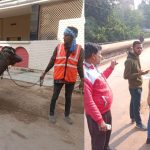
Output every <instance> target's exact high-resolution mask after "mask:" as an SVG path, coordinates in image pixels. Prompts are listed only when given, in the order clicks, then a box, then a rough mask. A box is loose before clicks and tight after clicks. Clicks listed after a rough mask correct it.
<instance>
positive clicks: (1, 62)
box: [0, 46, 22, 75]
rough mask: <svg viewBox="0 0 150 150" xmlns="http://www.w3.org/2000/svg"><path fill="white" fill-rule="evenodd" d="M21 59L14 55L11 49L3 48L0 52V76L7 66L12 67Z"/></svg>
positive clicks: (14, 52)
mask: <svg viewBox="0 0 150 150" xmlns="http://www.w3.org/2000/svg"><path fill="white" fill-rule="evenodd" d="M21 61H22V58H21V57H20V56H18V55H17V54H16V51H15V49H14V48H13V47H9V46H4V47H2V49H1V51H0V75H2V74H3V72H4V71H5V70H6V69H7V68H8V66H9V65H14V64H15V63H17V62H21Z"/></svg>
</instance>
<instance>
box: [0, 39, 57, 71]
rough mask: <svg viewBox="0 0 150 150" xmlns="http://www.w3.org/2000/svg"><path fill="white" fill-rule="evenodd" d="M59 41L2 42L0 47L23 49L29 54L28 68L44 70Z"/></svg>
mask: <svg viewBox="0 0 150 150" xmlns="http://www.w3.org/2000/svg"><path fill="white" fill-rule="evenodd" d="M58 43H59V41H57V40H53V41H52V40H47V41H18V42H17V41H14V42H12V41H11V42H6V41H5V42H2V41H0V46H12V47H14V48H17V47H20V46H21V47H24V48H25V49H26V50H27V52H28V54H29V68H30V69H37V70H45V68H46V67H47V65H48V63H49V60H50V58H51V56H52V53H53V51H54V49H55V47H56V46H57V44H58Z"/></svg>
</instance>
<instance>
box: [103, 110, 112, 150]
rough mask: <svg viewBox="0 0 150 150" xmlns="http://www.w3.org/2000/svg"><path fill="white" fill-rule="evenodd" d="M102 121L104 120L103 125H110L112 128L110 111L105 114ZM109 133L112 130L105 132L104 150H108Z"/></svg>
mask: <svg viewBox="0 0 150 150" xmlns="http://www.w3.org/2000/svg"><path fill="white" fill-rule="evenodd" d="M103 119H104V121H105V123H107V124H110V125H111V126H112V117H111V112H110V111H108V112H106V113H105V114H104V115H103ZM111 131H112V130H108V131H107V132H106V140H105V146H104V150H108V149H109V141H110V135H111Z"/></svg>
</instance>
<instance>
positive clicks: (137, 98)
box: [129, 88, 142, 125]
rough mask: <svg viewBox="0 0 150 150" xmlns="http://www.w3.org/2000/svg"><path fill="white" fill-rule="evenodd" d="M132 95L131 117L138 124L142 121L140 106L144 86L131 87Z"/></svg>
mask: <svg viewBox="0 0 150 150" xmlns="http://www.w3.org/2000/svg"><path fill="white" fill-rule="evenodd" d="M129 91H130V95H131V102H130V118H131V119H134V120H135V122H136V124H137V125H139V124H141V123H142V121H141V117H140V106H141V93H142V88H134V89H129Z"/></svg>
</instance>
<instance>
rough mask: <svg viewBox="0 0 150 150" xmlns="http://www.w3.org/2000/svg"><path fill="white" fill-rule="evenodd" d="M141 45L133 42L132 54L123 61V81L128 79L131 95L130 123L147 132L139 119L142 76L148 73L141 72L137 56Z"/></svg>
mask: <svg viewBox="0 0 150 150" xmlns="http://www.w3.org/2000/svg"><path fill="white" fill-rule="evenodd" d="M142 49H143V48H142V43H141V42H140V41H134V42H133V52H129V54H128V57H127V60H126V61H125V70H124V79H128V82H129V91H130V95H131V102H130V118H131V123H134V122H136V127H137V128H138V129H140V130H144V131H145V130H147V128H146V127H145V126H144V125H143V124H142V120H141V117H140V102H141V93H142V75H144V74H147V73H148V71H142V70H141V64H140V59H139V55H140V54H141V52H142Z"/></svg>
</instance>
